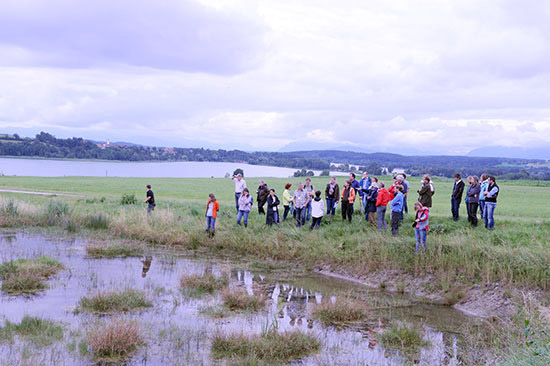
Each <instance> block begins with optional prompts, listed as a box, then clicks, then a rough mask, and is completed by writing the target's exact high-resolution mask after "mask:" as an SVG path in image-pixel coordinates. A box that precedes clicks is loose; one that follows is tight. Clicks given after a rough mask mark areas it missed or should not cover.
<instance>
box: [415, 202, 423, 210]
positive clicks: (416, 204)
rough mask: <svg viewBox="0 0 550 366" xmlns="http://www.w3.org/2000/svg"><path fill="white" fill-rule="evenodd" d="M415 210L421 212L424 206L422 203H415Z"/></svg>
mask: <svg viewBox="0 0 550 366" xmlns="http://www.w3.org/2000/svg"><path fill="white" fill-rule="evenodd" d="M414 210H415V211H420V210H422V204H421V203H420V202H415V203H414Z"/></svg>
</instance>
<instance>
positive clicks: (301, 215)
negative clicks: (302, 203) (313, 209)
mask: <svg viewBox="0 0 550 366" xmlns="http://www.w3.org/2000/svg"><path fill="white" fill-rule="evenodd" d="M294 212H296V225H297V226H298V227H300V226H303V225H305V224H306V207H295V208H294Z"/></svg>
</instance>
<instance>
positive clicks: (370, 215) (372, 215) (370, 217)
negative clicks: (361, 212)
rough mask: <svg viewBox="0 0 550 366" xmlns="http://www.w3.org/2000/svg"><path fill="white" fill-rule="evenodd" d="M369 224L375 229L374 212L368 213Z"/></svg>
mask: <svg viewBox="0 0 550 366" xmlns="http://www.w3.org/2000/svg"><path fill="white" fill-rule="evenodd" d="M368 216H369V223H370V224H371V226H372V227H376V218H375V213H374V212H372V211H371V212H369V215H368Z"/></svg>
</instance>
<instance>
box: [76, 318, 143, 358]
mask: <svg viewBox="0 0 550 366" xmlns="http://www.w3.org/2000/svg"><path fill="white" fill-rule="evenodd" d="M143 344H144V340H143V335H142V332H141V328H140V326H139V324H138V322H137V321H135V320H127V319H122V318H113V319H110V320H108V321H105V322H103V323H101V324H99V325H98V326H97V327H94V328H93V329H90V330H89V331H88V332H87V334H86V345H87V346H88V349H89V351H90V353H91V354H92V356H93V358H94V360H96V361H97V362H103V363H120V362H123V361H125V360H128V359H129V358H131V357H132V355H133V354H134V353H135V352H136V351H137V350H138V349H139V348H140V347H141V346H142V345H143Z"/></svg>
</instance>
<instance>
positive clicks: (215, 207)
mask: <svg viewBox="0 0 550 366" xmlns="http://www.w3.org/2000/svg"><path fill="white" fill-rule="evenodd" d="M208 197H209V199H208V202H206V215H205V216H206V232H207V233H208V235H209V236H210V237H213V236H214V233H215V232H216V217H218V211H219V210H220V204H219V203H218V201H216V196H214V193H210V194H209V195H208Z"/></svg>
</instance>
